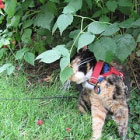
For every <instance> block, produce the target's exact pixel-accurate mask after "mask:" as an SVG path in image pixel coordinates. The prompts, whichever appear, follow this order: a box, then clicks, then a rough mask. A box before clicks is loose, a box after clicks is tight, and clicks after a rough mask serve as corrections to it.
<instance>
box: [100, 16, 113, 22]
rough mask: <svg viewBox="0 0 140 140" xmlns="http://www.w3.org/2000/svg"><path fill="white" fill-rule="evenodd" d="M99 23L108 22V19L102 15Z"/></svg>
mask: <svg viewBox="0 0 140 140" xmlns="http://www.w3.org/2000/svg"><path fill="white" fill-rule="evenodd" d="M99 21H101V22H109V21H110V18H109V17H107V16H105V15H103V16H101V17H100V18H99Z"/></svg>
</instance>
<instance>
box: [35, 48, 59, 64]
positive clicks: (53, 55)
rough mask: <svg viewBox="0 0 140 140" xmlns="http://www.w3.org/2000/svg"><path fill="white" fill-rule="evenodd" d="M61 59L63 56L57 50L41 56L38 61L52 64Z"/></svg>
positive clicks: (46, 52)
mask: <svg viewBox="0 0 140 140" xmlns="http://www.w3.org/2000/svg"><path fill="white" fill-rule="evenodd" d="M60 57H61V54H60V53H59V52H58V51H57V50H54V49H52V50H48V51H45V52H43V53H42V54H40V55H39V56H38V57H37V58H36V60H37V59H41V60H40V62H44V63H52V62H55V61H56V60H58V59H59V58H60Z"/></svg>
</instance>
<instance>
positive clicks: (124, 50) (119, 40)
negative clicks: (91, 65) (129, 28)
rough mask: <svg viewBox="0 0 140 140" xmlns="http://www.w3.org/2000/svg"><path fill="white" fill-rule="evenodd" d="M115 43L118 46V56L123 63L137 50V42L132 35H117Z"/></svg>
mask: <svg viewBox="0 0 140 140" xmlns="http://www.w3.org/2000/svg"><path fill="white" fill-rule="evenodd" d="M115 41H116V44H117V50H116V56H117V57H118V58H119V59H120V60H121V61H124V60H125V59H126V58H127V57H128V55H130V54H131V52H132V51H133V50H134V49H135V48H136V42H135V40H134V38H133V37H132V36H131V35H130V34H124V35H117V36H116V37H115Z"/></svg>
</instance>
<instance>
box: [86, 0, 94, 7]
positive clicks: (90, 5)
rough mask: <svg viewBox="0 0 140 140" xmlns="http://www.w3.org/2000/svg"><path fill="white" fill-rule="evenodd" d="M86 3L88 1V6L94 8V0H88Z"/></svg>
mask: <svg viewBox="0 0 140 140" xmlns="http://www.w3.org/2000/svg"><path fill="white" fill-rule="evenodd" d="M86 3H87V5H88V7H89V8H90V9H92V6H93V4H92V0H86Z"/></svg>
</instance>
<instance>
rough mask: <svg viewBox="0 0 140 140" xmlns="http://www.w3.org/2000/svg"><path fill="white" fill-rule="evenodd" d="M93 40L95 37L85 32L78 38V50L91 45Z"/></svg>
mask: <svg viewBox="0 0 140 140" xmlns="http://www.w3.org/2000/svg"><path fill="white" fill-rule="evenodd" d="M94 39H95V35H94V34H91V33H90V32H85V33H83V34H82V35H81V36H80V37H79V41H78V50H79V49H81V48H83V47H84V46H86V45H89V44H90V43H92V42H93V41H94Z"/></svg>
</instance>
